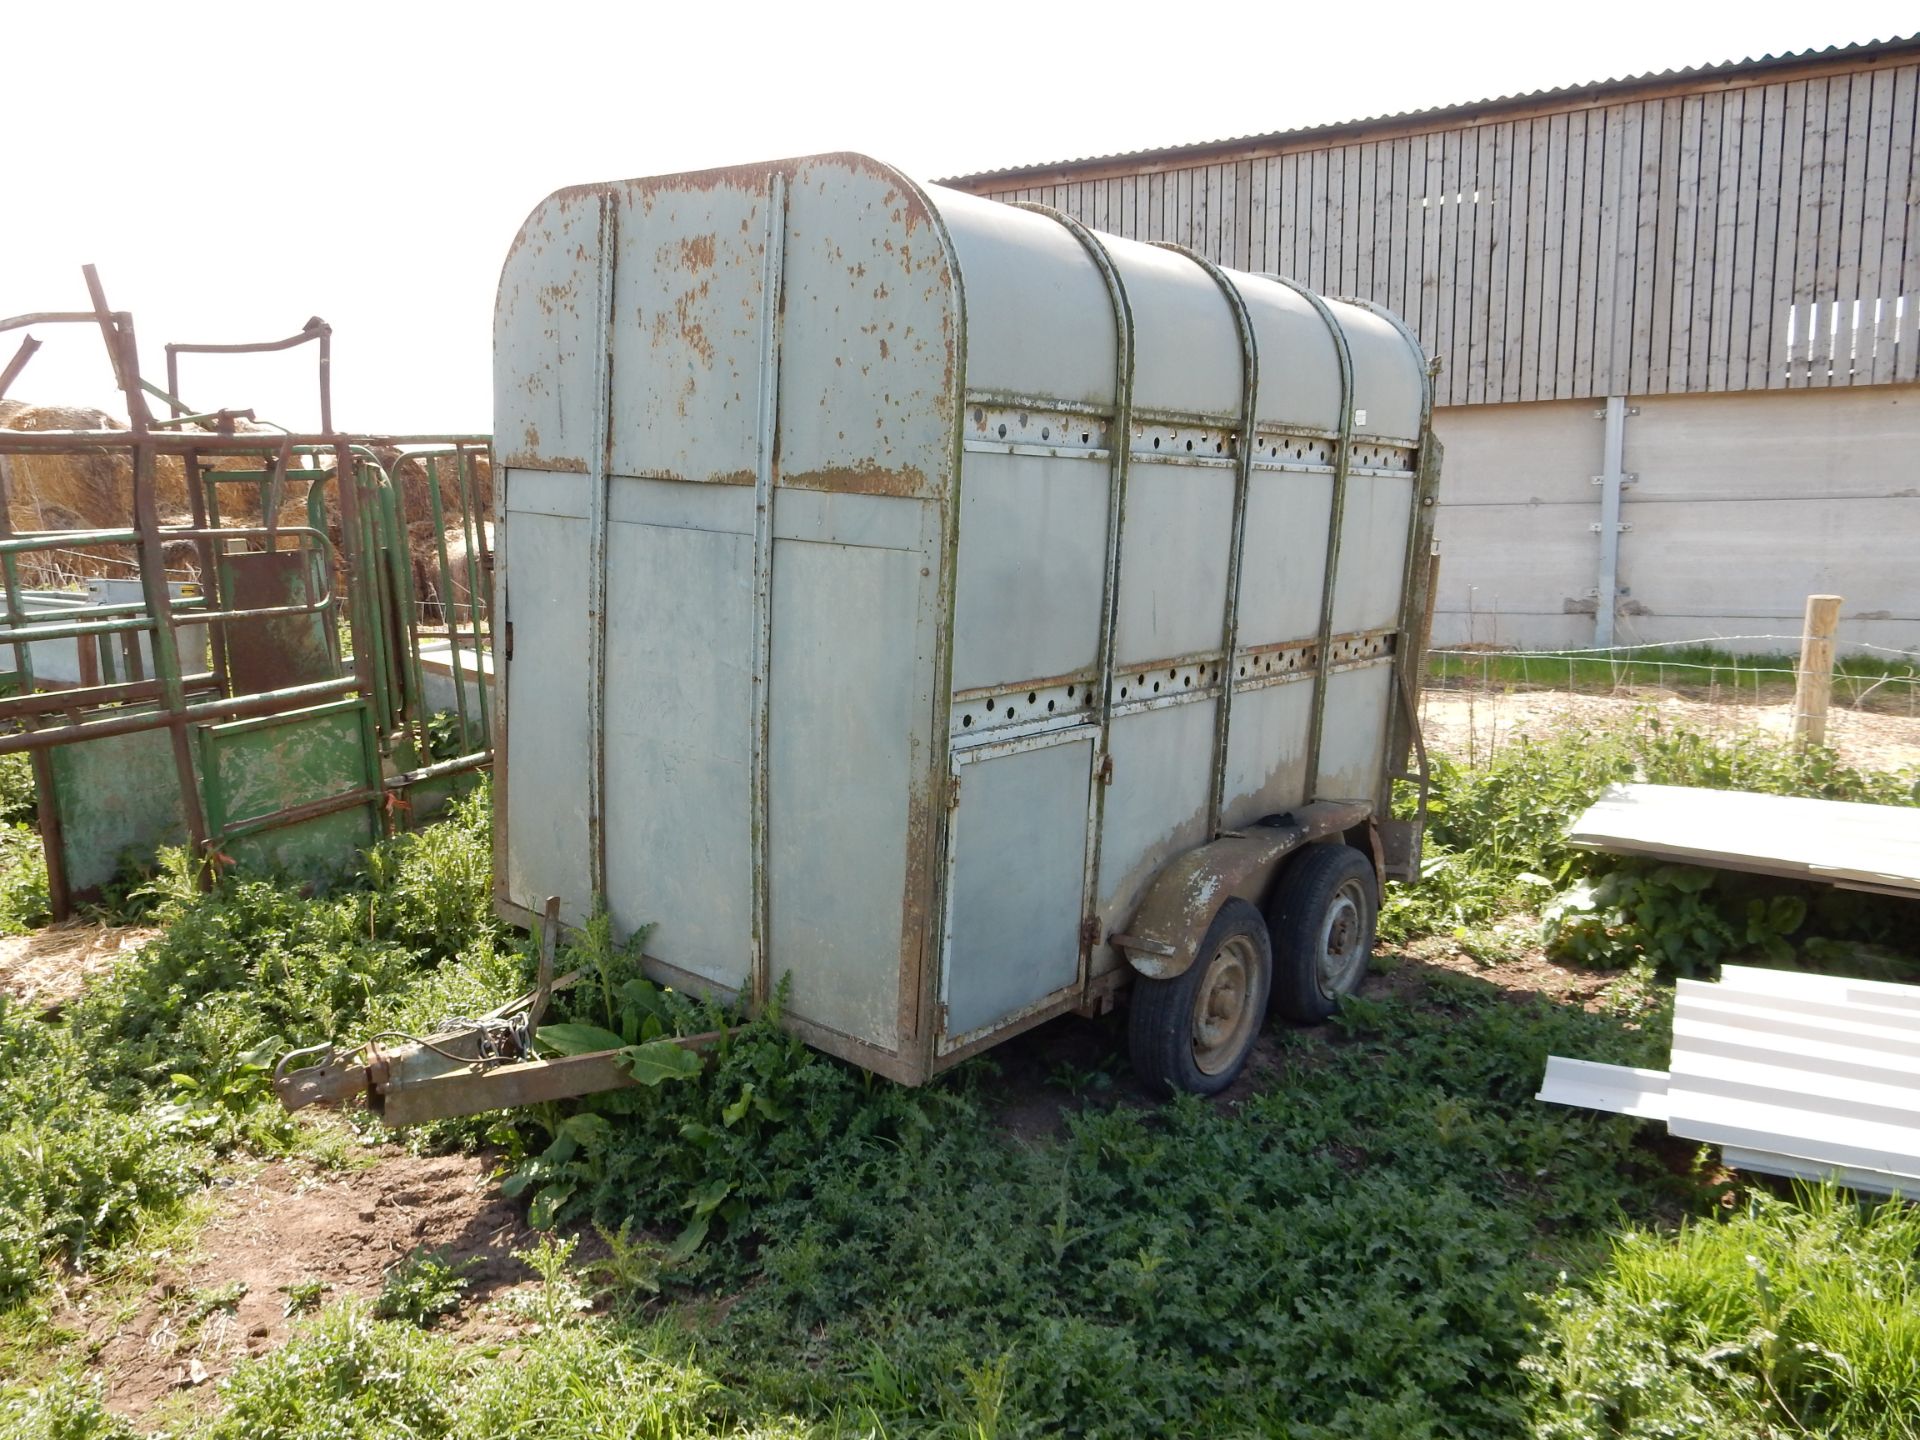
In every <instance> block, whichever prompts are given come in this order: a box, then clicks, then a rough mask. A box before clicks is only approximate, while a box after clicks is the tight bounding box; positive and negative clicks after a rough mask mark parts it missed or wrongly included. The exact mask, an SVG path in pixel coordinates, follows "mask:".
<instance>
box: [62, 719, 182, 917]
mask: <svg viewBox="0 0 1920 1440" xmlns="http://www.w3.org/2000/svg"><path fill="white" fill-rule="evenodd" d="M138 708H139V709H141V710H149V709H151V707H149V706H141V707H138ZM47 758H48V761H49V763H50V765H51V768H52V774H53V784H54V793H55V795H56V797H57V801H58V806H59V812H60V827H59V828H60V840H61V853H62V858H63V860H64V863H65V867H66V875H67V885H68V888H69V889H70V890H71V891H72V893H73V894H74V895H75V896H84V895H86V894H88V893H90V892H92V891H95V890H98V889H99V888H100V887H101V886H102V885H105V884H106V883H107V882H108V881H109V880H111V879H113V878H114V876H115V875H117V874H119V873H120V871H121V870H123V869H124V868H125V867H126V865H127V864H128V862H129V861H137V862H139V863H143V864H144V863H149V862H150V861H151V860H152V857H153V855H154V852H155V851H157V850H158V849H159V848H160V847H161V846H162V845H183V844H185V843H186V840H187V825H186V817H185V814H184V812H183V810H182V807H181V802H180V780H179V776H178V774H177V773H176V771H175V769H174V759H173V747H172V745H171V744H170V743H169V741H168V738H167V732H166V731H164V730H147V731H142V732H140V733H138V734H134V735H111V736H107V737H105V738H102V739H97V740H89V741H87V742H86V743H84V744H77V745H61V746H58V747H56V748H55V749H53V750H52V751H51V752H50V753H49V755H48V757H47Z"/></svg>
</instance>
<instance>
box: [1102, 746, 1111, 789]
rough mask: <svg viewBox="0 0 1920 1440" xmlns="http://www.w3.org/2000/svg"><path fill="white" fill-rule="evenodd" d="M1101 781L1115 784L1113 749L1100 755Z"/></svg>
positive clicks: (1105, 783)
mask: <svg viewBox="0 0 1920 1440" xmlns="http://www.w3.org/2000/svg"><path fill="white" fill-rule="evenodd" d="M1100 783H1101V784H1102V785H1111V784H1113V752H1112V751H1111V750H1109V751H1108V752H1107V753H1106V754H1105V755H1102V756H1101V757H1100Z"/></svg>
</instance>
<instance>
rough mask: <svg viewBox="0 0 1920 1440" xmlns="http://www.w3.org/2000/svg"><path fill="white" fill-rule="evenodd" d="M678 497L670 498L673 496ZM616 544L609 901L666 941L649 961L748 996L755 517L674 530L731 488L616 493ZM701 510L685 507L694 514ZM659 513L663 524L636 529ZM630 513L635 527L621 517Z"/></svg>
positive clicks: (624, 484)
mask: <svg viewBox="0 0 1920 1440" xmlns="http://www.w3.org/2000/svg"><path fill="white" fill-rule="evenodd" d="M661 492H666V493H661ZM613 493H614V497H615V499H614V503H613V505H612V507H611V508H612V514H613V523H612V525H611V526H610V527H609V533H608V539H607V572H608V574H607V605H608V615H607V717H606V726H607V761H606V764H607V897H608V906H609V909H610V910H611V912H612V918H613V922H614V927H615V931H616V933H618V934H620V935H629V934H631V933H633V931H635V930H636V929H638V928H639V927H641V926H643V925H647V924H653V925H654V926H655V927H656V928H655V929H654V930H653V932H652V933H651V934H650V935H649V936H648V938H647V953H648V954H650V955H653V956H655V957H657V958H658V959H660V960H662V961H664V962H665V963H667V964H669V965H672V966H674V967H676V968H677V969H679V970H682V971H685V972H687V973H688V974H690V975H694V976H698V977H700V978H701V979H703V980H707V981H710V982H712V983H713V984H715V985H717V986H720V987H723V988H725V989H728V990H743V989H745V987H746V984H747V979H748V974H747V971H748V959H749V957H750V956H751V954H752V951H753V913H752V902H753V849H752V825H751V813H752V812H751V808H750V805H749V794H748V789H749V787H748V766H749V764H750V763H751V759H752V756H751V739H752V732H751V730H750V729H749V728H748V726H746V725H744V724H742V723H741V717H742V716H743V715H746V714H749V713H751V711H752V708H753V683H752V676H751V675H750V674H749V673H748V672H747V670H746V669H745V668H743V667H742V666H740V665H738V664H717V663H715V660H716V657H717V656H723V655H743V654H745V653H747V652H748V650H749V649H750V648H751V645H752V633H753V535H752V531H751V525H752V509H751V505H749V506H748V507H747V508H746V512H745V514H744V515H742V516H740V517H738V518H740V519H743V520H744V521H745V522H746V525H747V526H748V527H749V528H747V529H746V530H745V531H744V532H741V531H738V530H735V531H725V530H719V529H715V528H695V527H693V526H691V525H688V524H684V523H678V524H677V523H674V522H676V521H685V520H687V519H690V518H693V516H692V515H690V514H689V513H688V512H689V511H694V510H705V511H707V512H708V513H707V514H706V515H705V516H703V517H700V518H704V519H706V520H708V522H709V524H713V523H715V522H719V521H721V520H724V519H725V518H727V517H726V516H725V515H724V514H723V513H720V512H722V511H723V510H724V509H726V508H732V507H723V506H717V505H713V504H711V503H709V504H705V505H700V504H698V503H697V502H699V501H710V500H713V499H719V500H735V499H739V500H749V501H750V500H751V492H749V491H746V490H742V489H739V488H737V487H732V486H713V485H689V484H676V483H673V482H668V481H639V480H623V481H616V482H615V483H614V490H613ZM689 501H692V502H695V503H693V504H689V503H688V502H689ZM649 514H657V515H658V516H660V518H661V519H662V520H664V521H665V522H666V523H660V524H646V523H638V517H639V516H642V515H649ZM628 515H632V516H634V517H635V518H634V519H633V520H628V519H626V518H624V517H626V516H628Z"/></svg>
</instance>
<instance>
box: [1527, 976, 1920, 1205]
mask: <svg viewBox="0 0 1920 1440" xmlns="http://www.w3.org/2000/svg"><path fill="white" fill-rule="evenodd" d="M1538 1098H1540V1099H1541V1100H1545V1101H1548V1102H1550V1103H1553V1104H1560V1105H1573V1106H1578V1107H1581V1108H1585V1109H1594V1110H1607V1111H1611V1112H1613V1113H1616V1114H1621V1115H1634V1116H1639V1117H1641V1118H1643V1119H1664V1120H1665V1121H1666V1123H1667V1129H1668V1131H1669V1132H1670V1133H1672V1134H1674V1135H1677V1136H1679V1137H1681V1138H1682V1139H1687V1140H1700V1141H1705V1142H1707V1143H1710V1144H1716V1145H1719V1146H1721V1147H1722V1151H1723V1154H1724V1155H1725V1158H1726V1161H1727V1163H1728V1164H1729V1165H1735V1166H1738V1167H1740V1168H1743V1169H1748V1170H1758V1171H1763V1172H1766V1173H1769V1174H1777V1175H1795V1176H1800V1177H1802V1178H1807V1179H1815V1178H1822V1177H1827V1176H1831V1177H1833V1178H1835V1179H1837V1180H1839V1181H1841V1182H1842V1183H1844V1184H1848V1185H1852V1186H1854V1187H1855V1188H1857V1189H1863V1190H1877V1191H1882V1192H1890V1191H1894V1190H1905V1191H1909V1192H1920V987H1915V986H1911V985H1893V984H1888V983H1886V982H1883V981H1873V980H1851V979H1847V978H1845V977H1841V976H1830V975H1805V974H1800V973H1796V972H1793V971H1785V970H1759V969H1753V968H1751V967H1748V966H1742V965H1728V966H1726V967H1725V968H1724V969H1723V971H1722V972H1721V979H1720V982H1719V983H1718V984H1706V983H1703V982H1701V981H1698V980H1682V981H1680V982H1679V985H1678V987H1677V991H1676V994H1675V998H1674V1007H1673V1050H1672V1057H1671V1062H1670V1066H1669V1069H1668V1070H1667V1071H1666V1073H1665V1074H1664V1075H1663V1074H1662V1073H1661V1072H1659V1071H1657V1070H1635V1069H1630V1068H1628V1067H1626V1066H1624V1065H1600V1064H1596V1063H1594V1062H1592V1061H1587V1060H1568V1059H1565V1058H1563V1057H1561V1056H1557V1055H1555V1056H1550V1057H1548V1060H1547V1073H1546V1078H1545V1080H1544V1082H1543V1083H1542V1085H1541V1088H1540V1094H1539V1097H1538Z"/></svg>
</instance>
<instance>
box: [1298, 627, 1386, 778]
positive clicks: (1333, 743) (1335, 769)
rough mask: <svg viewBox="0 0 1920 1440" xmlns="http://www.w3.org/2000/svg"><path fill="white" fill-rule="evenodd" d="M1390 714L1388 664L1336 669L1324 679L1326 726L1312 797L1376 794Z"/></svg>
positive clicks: (1383, 758) (1380, 663)
mask: <svg viewBox="0 0 1920 1440" xmlns="http://www.w3.org/2000/svg"><path fill="white" fill-rule="evenodd" d="M1392 714H1393V666H1392V665H1391V664H1389V663H1386V662H1384V661H1382V662H1376V663H1374V664H1371V665H1364V666H1361V667H1359V668H1357V669H1353V670H1337V671H1335V672H1334V673H1333V674H1332V675H1331V676H1330V677H1328V680H1327V728H1326V733H1325V736H1324V738H1323V739H1322V741H1321V746H1322V748H1321V752H1320V784H1319V787H1318V793H1317V794H1316V795H1315V796H1314V797H1313V798H1314V799H1320V800H1365V799H1368V798H1370V797H1372V796H1374V795H1376V794H1378V793H1379V790H1380V771H1381V767H1382V765H1383V764H1384V760H1385V754H1386V744H1387V722H1388V720H1389V719H1390V718H1391V717H1392Z"/></svg>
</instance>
